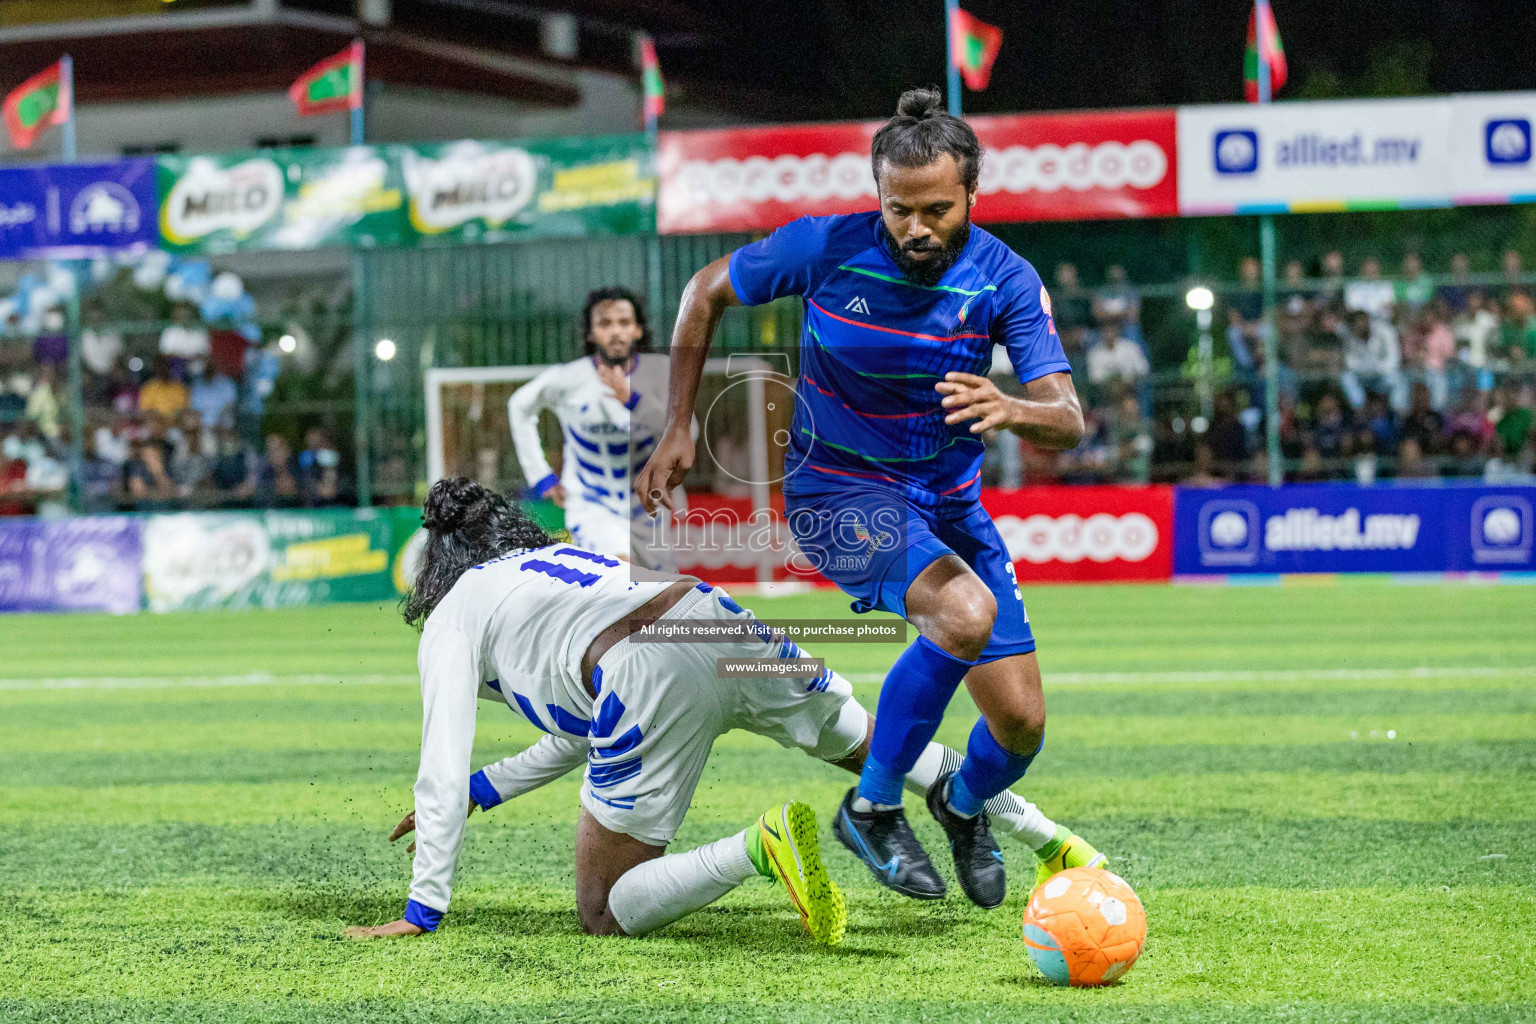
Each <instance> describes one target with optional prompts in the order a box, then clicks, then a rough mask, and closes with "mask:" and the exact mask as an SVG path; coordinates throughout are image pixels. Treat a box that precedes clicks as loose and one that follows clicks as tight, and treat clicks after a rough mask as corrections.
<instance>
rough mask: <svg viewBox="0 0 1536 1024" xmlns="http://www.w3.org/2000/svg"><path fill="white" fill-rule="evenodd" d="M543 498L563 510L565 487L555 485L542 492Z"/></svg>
mask: <svg viewBox="0 0 1536 1024" xmlns="http://www.w3.org/2000/svg"><path fill="white" fill-rule="evenodd" d="M544 497H546V498H548V499H549V500H550V501H552V502H554V503H555V504H556V505H558V506H559V507H560V508H565V485H564V484H555V485H554V486H553V487H551V488H550V489H549V490H547V491H545V492H544Z"/></svg>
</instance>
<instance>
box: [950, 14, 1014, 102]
mask: <svg viewBox="0 0 1536 1024" xmlns="http://www.w3.org/2000/svg"><path fill="white" fill-rule="evenodd" d="M1002 46H1003V30H1002V29H1000V28H998V27H997V26H996V25H988V24H987V23H986V22H984V21H981V20H979V19H977V18H974V17H972V16H971V15H969V14H967V13H966V12H965V11H962V10H961V9H960V8H959V7H951V8H950V9H949V60H950V63H952V64H953V65H954V66H955V67H957V68H959V69H960V75H961V77H963V78H964V79H965V84H966V86H967V87H968V88H969V89H970V90H971V91H972V92H981V90H983V89H985V88H986V87H987V82H988V81H989V80H990V79H991V78H992V63H993V62H994V61H996V60H997V51H998V50H1000V49H1001V48H1002Z"/></svg>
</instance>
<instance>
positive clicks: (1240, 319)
mask: <svg viewBox="0 0 1536 1024" xmlns="http://www.w3.org/2000/svg"><path fill="white" fill-rule="evenodd" d="M1237 276H1238V283H1239V285H1240V286H1241V290H1240V291H1239V292H1237V294H1236V295H1234V296H1233V297H1232V301H1231V303H1230V304H1229V305H1228V306H1227V347H1228V348H1230V349H1231V350H1232V361H1233V362H1234V363H1236V364H1237V366H1238V367H1239V368H1240V369H1243V370H1251V369H1253V366H1254V362H1255V359H1254V351H1255V350H1256V349H1257V348H1258V347H1259V339H1260V333H1259V332H1260V330H1261V329H1262V327H1263V319H1264V292H1263V287H1264V283H1263V281H1262V280H1261V268H1260V266H1259V261H1258V260H1257V259H1255V258H1254V257H1252V256H1245V257H1243V260H1242V262H1241V263H1239V264H1238V268H1237Z"/></svg>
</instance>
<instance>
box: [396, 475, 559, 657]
mask: <svg viewBox="0 0 1536 1024" xmlns="http://www.w3.org/2000/svg"><path fill="white" fill-rule="evenodd" d="M421 525H422V528H423V529H425V530H426V531H427V545H426V547H425V548H424V549H422V553H421V568H420V569H419V570H418V571H417V573H416V579H415V580H414V581H413V582H412V584H411V589H410V591H409V592H408V593H406V595H405V597H404V598H402V599H401V601H400V614H402V615H404V616H405V621H406V622H407V623H409V624H410V625H412V626H415V627H416V628H417V629H420V628H421V627H422V625H423V624H424V623H425V622H426V621H427V616H428V615H431V614H432V609H434V608H436V607H437V603H438V602H439V601H441V600H442V599H443V597H444V596H446V595H447V593H448V591H450V590H452V589H453V585H454V584H455V583H457V582H458V581H459V577H460V576H463V575H464V573H465V572H466V571H467V570H469V569H471V568H473V567H474V566H477V565H480V564H481V563H482V562H488V561H490V560H491V559H493V558H497V557H500V556H501V555H504V554H506V553H507V552H509V551H519V550H523V549H526V548H542V547H544V546H546V545H548V544H553V543H554V538H553V537H551V536H550V535H549V534H547V533H545V532H544V530H543V528H542V527H540V526H539V524H538V523H536V522H534V521H533V519H532V518H530V517H529V515H528V513H527V512H524V511H523V510H522V508H521V507H519V506H518V505H517V503H516V502H513V501H511V500H509V499H508V498H507V497H506V495H503V494H498V493H496V492H495V491H493V490H491V489H490V488H489V487H485V486H483V485H481V484H477V483H475V482H474V481H473V480H466V479H465V478H464V477H454V478H452V479H445V480H439V481H438V482H437V483H435V484H433V485H432V489H431V490H430V491H428V492H427V500H426V502H425V503H423V505H422V507H421Z"/></svg>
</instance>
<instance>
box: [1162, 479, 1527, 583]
mask: <svg viewBox="0 0 1536 1024" xmlns="http://www.w3.org/2000/svg"><path fill="white" fill-rule="evenodd" d="M1175 507H1176V513H1175V518H1176V524H1175V529H1176V535H1177V544H1176V545H1175V556H1174V571H1175V572H1176V573H1178V574H1179V575H1216V574H1220V575H1225V574H1253V573H1260V574H1273V573H1336V572H1435V573H1439V572H1490V573H1499V572H1529V571H1531V570H1532V569H1536V560H1533V550H1536V546H1533V539H1536V537H1533V534H1536V515H1533V510H1536V487H1476V486H1470V487H1391V486H1386V487H1356V486H1353V485H1348V484H1337V485H1317V486H1298V487H1280V488H1269V487H1223V488H1215V489H1209V490H1207V489H1197V488H1179V489H1178V493H1177V496H1176V499H1175Z"/></svg>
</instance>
